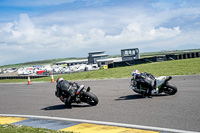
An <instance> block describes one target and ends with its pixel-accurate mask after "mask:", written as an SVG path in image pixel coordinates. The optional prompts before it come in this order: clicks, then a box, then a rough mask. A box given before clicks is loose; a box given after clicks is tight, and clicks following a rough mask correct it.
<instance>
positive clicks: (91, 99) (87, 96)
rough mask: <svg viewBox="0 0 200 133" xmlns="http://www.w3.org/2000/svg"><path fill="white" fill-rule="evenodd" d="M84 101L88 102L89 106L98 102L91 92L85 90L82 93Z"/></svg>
mask: <svg viewBox="0 0 200 133" xmlns="http://www.w3.org/2000/svg"><path fill="white" fill-rule="evenodd" d="M83 95H84V100H83V101H84V102H86V103H88V104H89V105H91V106H95V105H97V104H98V102H99V100H98V98H97V96H96V95H95V94H93V93H91V92H85V93H84V94H83Z"/></svg>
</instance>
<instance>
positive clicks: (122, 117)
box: [0, 75, 200, 132]
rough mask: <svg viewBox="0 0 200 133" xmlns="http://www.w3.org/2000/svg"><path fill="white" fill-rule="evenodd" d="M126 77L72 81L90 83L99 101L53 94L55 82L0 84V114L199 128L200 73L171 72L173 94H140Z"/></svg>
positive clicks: (183, 128) (198, 129) (190, 128)
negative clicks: (69, 100)
mask: <svg viewBox="0 0 200 133" xmlns="http://www.w3.org/2000/svg"><path fill="white" fill-rule="evenodd" d="M129 80H130V79H128V78H127V79H108V80H90V81H76V82H78V83H79V84H84V85H88V86H90V87H91V92H93V93H94V94H96V95H97V97H98V98H99V104H98V105H97V106H94V107H91V106H88V105H87V104H73V107H72V109H68V108H65V106H64V104H63V103H62V102H61V101H59V99H58V98H56V97H55V95H54V92H55V86H56V84H55V83H50V82H49V83H32V84H31V85H27V84H26V83H24V84H0V114H19V115H37V116H51V117H62V118H73V119H85V120H95V121H107V122H116V123H126V124H135V125H144V126H152V127H161V128H171V129H179V130H186V131H196V132H200V75H191V76H173V79H172V80H171V81H170V82H171V83H172V84H174V85H176V86H177V88H178V92H177V93H176V94H175V95H173V96H166V95H159V96H154V97H153V98H142V97H141V96H140V95H138V94H136V93H134V92H133V91H132V90H131V89H129Z"/></svg>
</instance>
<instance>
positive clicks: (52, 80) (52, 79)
mask: <svg viewBox="0 0 200 133" xmlns="http://www.w3.org/2000/svg"><path fill="white" fill-rule="evenodd" d="M51 82H54V78H53V73H51Z"/></svg>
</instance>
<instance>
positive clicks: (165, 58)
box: [108, 52, 200, 68]
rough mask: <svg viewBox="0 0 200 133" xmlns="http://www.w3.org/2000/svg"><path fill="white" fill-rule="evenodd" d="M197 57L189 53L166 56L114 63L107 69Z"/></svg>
mask: <svg viewBox="0 0 200 133" xmlns="http://www.w3.org/2000/svg"><path fill="white" fill-rule="evenodd" d="M198 57H200V52H190V53H183V54H167V55H163V56H154V57H149V58H141V59H135V60H131V61H121V62H114V63H113V64H109V66H108V67H109V68H112V67H123V66H132V65H137V64H144V63H152V62H159V61H168V60H180V59H189V58H198Z"/></svg>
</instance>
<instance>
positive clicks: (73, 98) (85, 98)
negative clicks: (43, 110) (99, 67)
mask: <svg viewBox="0 0 200 133" xmlns="http://www.w3.org/2000/svg"><path fill="white" fill-rule="evenodd" d="M60 100H61V101H62V102H63V103H65V105H66V106H71V104H72V103H82V102H84V103H87V104H89V105H91V106H96V105H97V104H98V102H99V100H98V98H97V96H96V95H95V94H93V93H92V92H90V87H85V86H84V85H81V86H80V87H79V88H77V89H74V88H70V89H69V91H68V92H65V91H63V92H62V96H61V97H60Z"/></svg>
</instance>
